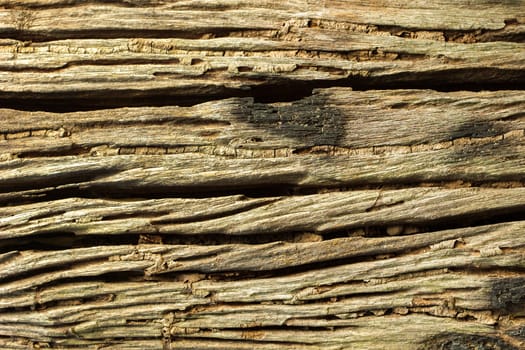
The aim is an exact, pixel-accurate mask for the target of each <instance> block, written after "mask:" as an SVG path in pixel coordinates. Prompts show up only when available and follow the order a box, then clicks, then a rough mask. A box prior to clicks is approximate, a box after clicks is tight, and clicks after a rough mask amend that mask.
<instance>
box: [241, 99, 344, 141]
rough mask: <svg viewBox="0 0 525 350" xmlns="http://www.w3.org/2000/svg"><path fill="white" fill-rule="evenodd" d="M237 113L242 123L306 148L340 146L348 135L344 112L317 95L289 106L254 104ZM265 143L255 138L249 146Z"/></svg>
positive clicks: (257, 137)
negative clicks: (295, 141) (290, 140)
mask: <svg viewBox="0 0 525 350" xmlns="http://www.w3.org/2000/svg"><path fill="white" fill-rule="evenodd" d="M250 107H252V108H250V109H246V110H244V111H242V113H238V118H239V121H240V122H248V123H250V124H252V125H254V126H257V127H258V128H260V129H261V133H268V132H270V133H272V134H275V135H279V136H281V135H282V136H285V137H289V138H293V139H296V140H298V141H299V142H300V143H301V144H302V145H303V146H304V147H312V146H320V145H331V146H336V145H339V144H340V142H341V140H342V139H343V138H344V136H345V135H346V131H345V122H344V119H343V116H342V114H341V112H340V111H339V110H338V109H337V108H335V107H333V106H330V105H329V101H327V98H326V96H324V95H321V94H316V93H315V92H314V94H313V95H312V96H308V97H305V98H303V99H300V100H298V101H293V102H291V103H286V104H284V103H283V104H273V105H272V104H265V103H254V104H253V105H252V106H250ZM253 140H256V141H257V142H261V141H263V140H262V138H261V137H260V136H259V135H257V136H256V135H254V136H253V137H252V138H251V140H246V141H249V142H253ZM241 147H242V146H241Z"/></svg>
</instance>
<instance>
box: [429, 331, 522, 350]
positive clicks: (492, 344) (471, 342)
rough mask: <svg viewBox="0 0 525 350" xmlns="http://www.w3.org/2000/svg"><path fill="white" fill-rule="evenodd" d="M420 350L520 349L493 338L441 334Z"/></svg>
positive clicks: (432, 338) (430, 339)
mask: <svg viewBox="0 0 525 350" xmlns="http://www.w3.org/2000/svg"><path fill="white" fill-rule="evenodd" d="M419 350H518V348H516V347H515V346H513V345H510V344H508V343H506V342H504V341H503V340H501V339H499V338H496V337H491V336H485V335H475V334H462V333H441V334H438V335H436V336H433V337H431V338H429V339H426V340H425V341H424V343H423V344H422V345H421V346H420V347H419Z"/></svg>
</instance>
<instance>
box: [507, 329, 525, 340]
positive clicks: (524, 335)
mask: <svg viewBox="0 0 525 350" xmlns="http://www.w3.org/2000/svg"><path fill="white" fill-rule="evenodd" d="M507 334H508V335H510V336H512V337H516V338H520V339H523V340H525V327H521V328H515V329H511V330H509V331H508V332H507Z"/></svg>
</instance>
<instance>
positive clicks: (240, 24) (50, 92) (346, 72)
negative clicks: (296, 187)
mask: <svg viewBox="0 0 525 350" xmlns="http://www.w3.org/2000/svg"><path fill="white" fill-rule="evenodd" d="M8 3H9V5H8V4H4V6H6V8H4V9H0V18H2V19H3V21H0V23H3V26H0V33H1V34H3V35H4V37H5V39H2V40H1V41H0V44H1V45H0V57H1V58H2V60H1V61H0V98H2V99H16V100H18V101H20V100H21V99H27V98H28V97H31V98H44V99H60V98H63V97H65V96H67V97H69V98H74V99H77V100H79V101H80V100H82V99H89V101H88V102H84V103H87V104H89V105H92V104H99V105H104V104H106V103H115V99H119V100H121V101H120V103H121V104H123V105H125V104H126V103H128V104H129V103H133V99H135V100H136V97H137V96H139V97H161V96H163V98H165V97H166V96H172V98H173V100H174V101H175V103H181V102H183V101H187V100H188V99H189V98H190V97H191V96H201V97H202V96H208V98H209V96H212V95H232V94H235V93H237V94H239V93H242V94H249V93H250V91H251V90H253V91H254V93H256V94H264V95H266V96H271V92H270V91H271V90H267V88H265V87H266V86H275V85H277V86H280V85H282V84H288V85H290V84H293V85H291V86H290V87H291V88H292V89H294V88H295V89H297V87H295V86H296V85H297V84H302V85H305V84H306V85H305V86H304V87H303V88H306V89H308V86H312V84H314V85H313V86H315V84H323V83H326V82H335V83H337V84H342V85H345V84H364V85H365V86H368V85H372V86H376V85H378V84H381V85H382V86H385V85H388V84H390V85H391V84H405V85H407V86H412V85H421V84H422V83H423V82H424V81H426V82H429V81H435V79H436V78H437V77H439V80H440V81H441V84H443V85H451V84H452V85H454V84H456V85H457V84H460V83H469V84H480V83H492V84H495V83H497V84H515V85H523V79H524V78H525V76H524V74H523V69H524V67H525V46H524V44H523V38H524V36H525V25H524V24H523V23H525V17H524V16H523V14H522V11H521V10H522V8H523V6H525V3H524V2H523V1H522V0H518V1H513V2H509V3H504V4H502V5H500V4H496V5H495V4H494V3H492V2H488V1H487V2H476V4H472V3H471V2H469V1H460V2H457V1H455V2H452V1H442V2H440V3H438V4H433V5H431V6H429V4H427V3H423V2H416V3H415V4H411V5H410V6H407V5H404V4H402V3H392V4H389V5H386V4H384V3H383V2H381V3H380V4H378V3H377V2H376V1H369V2H362V1H359V2H357V1H352V2H349V3H348V2H338V1H323V2H321V3H319V2H317V1H316V2H311V1H293V2H286V3H285V4H279V5H278V6H274V5H272V6H269V5H268V2H259V1H246V2H243V3H240V2H237V1H221V2H213V4H212V3H210V2H208V1H182V2H179V1H177V2H175V3H171V2H163V1H160V2H159V1H141V2H127V1H122V2H112V3H108V4H103V3H98V2H96V1H94V2H93V3H91V4H89V3H88V4H85V2H84V1H55V2H44V1H36V2H34V1H14V2H13V1H9V2H8ZM416 14H417V15H416ZM56 18H60V21H56ZM188 23H191V26H188ZM35 73H38V74H35ZM435 84H437V83H435ZM437 85H440V84H437ZM261 87H262V88H261ZM108 94H110V96H111V98H110V100H111V101H110V102H108V101H107V99H108ZM124 100H125V102H124ZM26 102H27V100H26ZM32 103H33V102H32Z"/></svg>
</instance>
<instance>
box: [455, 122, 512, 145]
mask: <svg viewBox="0 0 525 350" xmlns="http://www.w3.org/2000/svg"><path fill="white" fill-rule="evenodd" d="M510 130H511V126H510V125H509V124H508V123H498V122H495V121H479V120H472V121H469V122H465V123H463V124H461V125H460V126H459V127H458V128H457V129H456V130H454V131H453V132H451V133H450V134H449V136H450V140H453V139H457V138H460V137H475V138H481V137H492V136H497V135H502V134H504V133H506V132H507V131H510Z"/></svg>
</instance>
